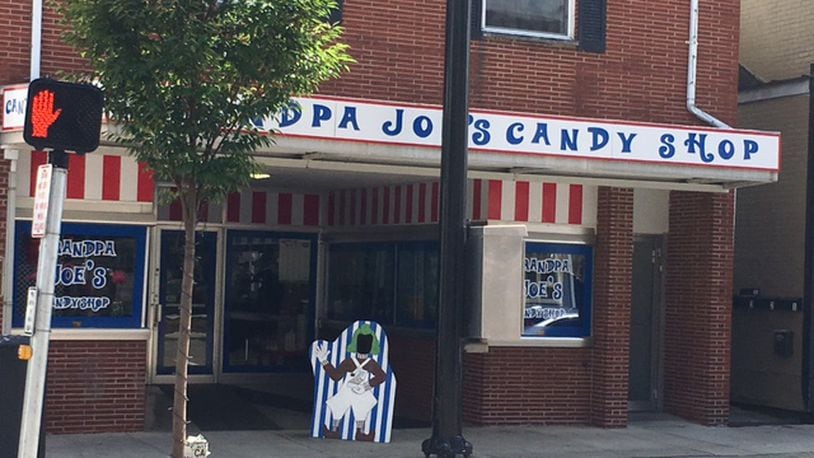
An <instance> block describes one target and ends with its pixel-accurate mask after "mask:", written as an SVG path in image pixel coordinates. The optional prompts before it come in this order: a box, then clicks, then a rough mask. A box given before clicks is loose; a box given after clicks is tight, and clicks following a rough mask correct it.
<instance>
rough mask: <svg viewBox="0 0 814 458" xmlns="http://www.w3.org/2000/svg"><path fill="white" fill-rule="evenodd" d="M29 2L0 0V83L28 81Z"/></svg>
mask: <svg viewBox="0 0 814 458" xmlns="http://www.w3.org/2000/svg"><path fill="white" fill-rule="evenodd" d="M30 42H31V2H22V1H19V0H0V43H3V46H2V47H1V48H0V62H2V65H0V85H4V84H12V83H24V82H26V81H28V73H29V70H28V66H29V64H28V58H29V43H30Z"/></svg>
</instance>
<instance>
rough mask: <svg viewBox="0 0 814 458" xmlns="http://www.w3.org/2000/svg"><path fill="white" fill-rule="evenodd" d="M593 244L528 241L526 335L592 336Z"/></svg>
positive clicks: (525, 295)
mask: <svg viewBox="0 0 814 458" xmlns="http://www.w3.org/2000/svg"><path fill="white" fill-rule="evenodd" d="M591 264H592V255H591V247H589V246H587V245H570V244H561V243H560V244H558V243H542V242H527V243H526V255H525V258H524V260H523V297H524V309H523V336H525V337H543V336H545V337H549V336H556V337H586V336H588V335H590V322H591V320H590V312H591V310H590V307H591V271H592V265H591Z"/></svg>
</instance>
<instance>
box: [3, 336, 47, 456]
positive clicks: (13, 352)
mask: <svg viewBox="0 0 814 458" xmlns="http://www.w3.org/2000/svg"><path fill="white" fill-rule="evenodd" d="M28 343H29V340H28V337H23V336H0V458H16V457H17V447H18V446H19V441H20V422H21V421H22V415H23V396H24V395H25V372H26V368H27V366H28V364H27V363H26V361H21V360H20V359H19V358H18V357H17V351H18V348H19V347H20V345H28ZM44 424H45V423H43V425H44ZM37 456H39V457H44V456H45V428H44V427H43V428H42V429H41V430H40V449H39V453H38V454H37Z"/></svg>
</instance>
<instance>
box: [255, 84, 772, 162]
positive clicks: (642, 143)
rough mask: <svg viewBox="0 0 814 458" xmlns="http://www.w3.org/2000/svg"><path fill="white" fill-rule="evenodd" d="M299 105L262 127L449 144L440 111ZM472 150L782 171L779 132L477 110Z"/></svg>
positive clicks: (317, 102) (303, 101)
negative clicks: (442, 128)
mask: <svg viewBox="0 0 814 458" xmlns="http://www.w3.org/2000/svg"><path fill="white" fill-rule="evenodd" d="M295 100H296V103H298V104H299V108H298V109H297V108H292V109H289V110H284V111H283V112H282V113H281V114H280V115H279V116H276V117H274V118H271V117H269V118H265V119H257V120H255V122H254V123H255V125H256V126H257V127H258V128H259V129H261V130H271V129H275V130H278V131H279V132H280V133H281V134H283V135H299V136H308V137H316V138H326V139H342V140H356V141H361V142H373V143H390V144H399V145H415V146H430V147H440V145H441V115H442V112H441V109H440V108H435V107H423V106H421V107H419V106H400V105H389V104H379V103H367V102H361V101H359V102H357V101H339V100H325V99H316V98H298V99H295ZM469 147H470V148H472V149H473V150H483V151H493V152H503V153H514V154H531V155H548V156H559V157H573V158H582V159H604V160H608V159H612V160H620V161H639V162H649V163H654V164H662V165H678V164H681V165H696V166H705V167H734V168H748V169H757V170H769V171H776V170H778V169H779V150H780V136H779V134H776V133H772V132H756V131H742V130H724V129H712V128H704V127H693V126H676V125H658V124H645V123H637V124H628V123H622V122H617V121H607V120H593V119H584V118H583V119H579V118H564V117H551V116H546V117H542V116H533V115H527V114H511V113H495V112H478V111H472V112H471V114H470V115H469Z"/></svg>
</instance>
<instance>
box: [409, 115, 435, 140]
mask: <svg viewBox="0 0 814 458" xmlns="http://www.w3.org/2000/svg"><path fill="white" fill-rule="evenodd" d="M413 132H415V134H416V135H418V136H419V137H421V138H427V137H429V136H430V134H431V133H432V120H431V119H430V118H428V117H427V116H423V115H422V116H419V117H417V118H415V121H413Z"/></svg>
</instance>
